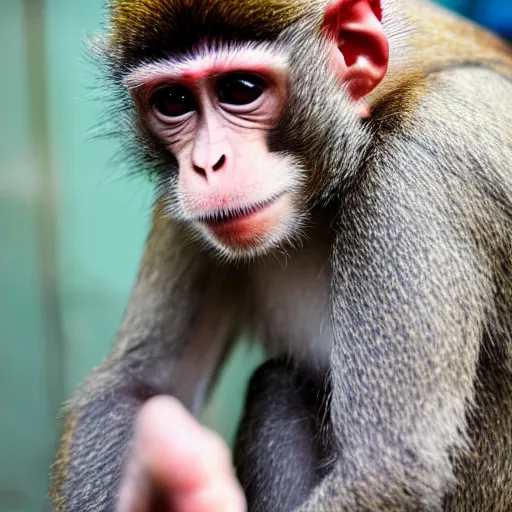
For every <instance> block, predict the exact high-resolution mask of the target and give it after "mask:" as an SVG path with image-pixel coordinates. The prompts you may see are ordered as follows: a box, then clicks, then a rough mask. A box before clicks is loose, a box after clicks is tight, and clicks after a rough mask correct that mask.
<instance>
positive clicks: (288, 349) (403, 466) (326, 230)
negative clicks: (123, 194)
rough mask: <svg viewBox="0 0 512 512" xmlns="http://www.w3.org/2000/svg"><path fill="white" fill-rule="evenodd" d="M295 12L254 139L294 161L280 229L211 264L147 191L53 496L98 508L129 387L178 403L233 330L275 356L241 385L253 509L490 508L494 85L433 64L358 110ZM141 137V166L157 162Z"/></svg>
mask: <svg viewBox="0 0 512 512" xmlns="http://www.w3.org/2000/svg"><path fill="white" fill-rule="evenodd" d="M315 27H316V25H315V24H314V23H312V22H311V20H306V21H305V22H304V23H302V24H301V23H298V24H296V25H294V26H293V27H290V29H288V30H286V31H284V32H283V33H282V35H281V36H280V37H279V38H278V39H277V40H276V41H275V42H274V43H273V44H275V45H276V46H277V47H279V48H293V50H294V51H293V52H292V53H291V54H290V73H291V78H290V84H291V88H290V95H289V103H288V105H287V108H286V112H285V114H284V116H283V119H282V122H281V124H280V126H279V127H278V129H277V130H276V131H275V132H273V133H270V134H269V145H270V148H271V149H272V150H273V151H278V152H283V153H284V154H289V155H291V156H292V157H293V158H295V159H297V161H298V162H299V163H300V165H299V167H300V169H301V170H302V171H301V172H302V173H304V174H306V175H305V176H301V180H302V181H303V183H304V184H303V188H302V189H301V193H302V195H303V197H304V198H305V199H303V200H302V202H301V203H300V207H301V208H302V210H301V215H303V217H304V218H305V219H307V221H305V222H304V224H303V227H302V229H301V232H300V233H299V234H298V235H297V236H300V244H298V243H294V244H293V246H292V245H287V244H285V245H283V247H281V248H280V251H274V252H272V253H271V254H269V255H267V256H265V257H261V258H258V259H257V260H255V261H248V262H241V261H238V262H236V264H234V263H232V262H229V261H223V262H222V263H219V262H218V261H217V260H216V259H215V257H214V256H212V254H211V253H210V252H209V251H208V250H204V249H203V247H201V245H199V244H198V243H197V241H196V240H195V238H194V237H191V236H190V234H187V230H186V226H185V227H183V226H182V225H181V224H180V222H179V218H180V212H177V211H174V209H175V208H176V207H175V206H173V204H174V203H173V201H169V200H167V201H166V198H163V201H162V203H161V204H163V205H164V207H165V208H166V210H165V215H164V214H163V212H162V211H160V212H159V213H158V214H157V215H156V218H155V219H156V220H155V223H154V227H153V231H152V233H151V235H150V237H149V240H148V245H147V249H146V254H145V257H144V260H143V263H142V266H141V272H140V275H139V278H138V281H137V284H136V286H135V289H134V293H133V297H132V300H131V303H130V306H129V308H128V311H127V315H126V319H125V321H124V323H123V326H122V328H121V331H120V334H119V339H118V342H117V344H116V347H115V349H114V350H113V353H112V355H111V357H110V358H109V359H108V360H107V361H106V362H105V363H104V365H102V366H101V367H100V368H99V369H98V370H96V372H95V374H94V375H93V376H92V377H91V378H90V379H89V380H88V382H87V383H86V384H85V385H84V387H83V388H82V389H81V390H80V391H79V392H78V393H77V394H76V396H75V397H74V399H73V400H71V402H70V404H69V405H68V408H67V410H68V415H69V420H68V421H69V424H68V427H69V429H70V432H71V433H70V434H69V436H70V438H69V439H70V440H69V446H65V447H64V448H63V449H62V451H61V455H60V457H59V460H58V461H57V469H58V471H59V470H60V472H61V473H60V476H59V477H58V478H60V480H58V481H57V483H56V489H55V490H54V492H55V495H56V496H57V499H56V504H57V509H58V510H60V511H61V512H84V511H85V512H87V511H98V512H104V511H105V512H106V511H112V510H113V506H114V505H113V504H114V502H115V496H116V492H117V486H118V482H119V478H120V474H121V473H120V472H121V467H122V463H123V460H124V459H125V456H126V453H127V450H128V449H129V439H130V435H131V431H132V427H133V420H134V417H135V414H136V411H137V410H138V408H139V407H140V405H141V404H142V403H143V402H144V400H145V399H147V398H148V397H150V396H153V395H155V394H160V393H169V394H173V395H175V396H177V397H178V398H180V399H182V400H183V401H184V402H185V404H186V405H187V406H188V407H189V408H191V409H192V410H193V411H194V412H196V413H197V412H198V411H199V409H200V407H201V403H202V401H203V399H204V396H205V394H206V392H207V389H208V387H209V385H210V384H211V382H212V380H213V378H214V376H215V372H216V370H217V367H218V365H219V364H220V363H221V361H222V359H223V356H224V355H225V353H226V351H227V350H228V349H229V346H230V340H232V339H233V336H234V335H236V334H240V333H241V332H249V333H251V334H254V335H256V336H257V337H258V338H259V339H260V340H261V342H262V343H263V344H264V345H265V347H266V348H267V350H268V352H269V355H270V356H272V357H275V358H281V360H282V361H283V360H284V361H285V362H284V363H279V364H277V365H275V366H272V365H270V366H267V367H265V369H264V370H263V371H261V372H259V373H258V374H257V375H256V376H255V379H254V380H253V384H252V386H251V388H250V391H249V395H248V405H247V410H246V414H245V416H244V423H243V427H242V430H241V432H240V440H239V442H238V445H237V454H238V464H237V465H238V467H239V472H240V478H241V481H242V483H243V485H244V486H245V487H246V489H247V490H248V493H249V494H248V496H249V499H250V501H249V510H250V511H251V512H271V511H279V512H286V511H290V510H299V511H300V512H337V511H342V510H343V511H345V510H350V511H381V510H382V511H383V510H389V511H392V510H393V511H394V510H403V511H409V510H411V511H412V510H425V511H436V510H446V511H448V512H469V511H471V512H473V511H475V512H480V511H482V512H483V511H491V510H507V509H509V506H510V500H512V477H511V473H512V445H511V443H510V438H511V437H512V420H510V418H511V417H512V405H511V404H512V376H511V373H510V372H511V370H512V366H511V355H512V351H511V349H510V347H511V341H512V270H511V269H512V249H511V248H512V167H511V165H512V164H511V162H512V113H511V110H510V106H512V82H511V81H510V80H509V79H507V78H506V77H502V76H500V75H499V74H498V73H497V72H496V71H495V70H493V69H486V67H485V66H478V65H471V66H460V67H456V66H455V67H450V68H447V69H442V68H439V69H438V70H437V71H436V72H435V73H431V74H430V75H429V76H428V77H427V78H425V82H424V83H423V84H422V86H424V90H423V92H422V94H421V96H420V97H418V101H417V102H416V103H415V104H414V115H413V116H411V115H409V112H410V109H408V108H404V109H403V111H402V110H397V109H396V108H394V107H393V102H394V101H396V100H397V97H398V95H399V94H400V93H399V92H397V93H396V95H397V96H396V97H388V98H387V99H386V101H381V102H380V103H378V104H376V105H375V110H374V114H373V115H372V116H371V117H370V118H369V119H368V120H366V121H364V122H361V121H360V120H359V119H358V117H357V116H356V115H355V113H354V112H353V110H352V108H351V105H350V102H349V101H348V99H347V97H346V95H345V93H344V91H343V89H342V88H340V87H339V84H337V82H336V80H335V77H334V76H333V75H332V73H331V72H330V70H329V68H328V65H327V62H326V58H325V52H324V43H323V42H322V41H321V40H320V39H319V38H318V37H317V35H316V34H315V30H316V28H315ZM388 27H390V25H388ZM390 33H394V34H396V35H397V37H399V39H400V40H402V38H403V37H404V34H405V33H407V30H406V27H405V26H404V29H403V31H401V30H399V29H398V28H395V29H394V30H391V31H390ZM399 53H400V52H399ZM400 54H401V55H402V56H403V55H404V54H403V53H400ZM312 91H314V95H313V94H312ZM311 98H314V100H311ZM406 99H408V98H406ZM398 101H400V100H398ZM407 107H409V105H407ZM140 129H142V128H141V127H140ZM139 135H142V136H143V137H144V139H143V140H144V148H145V149H146V152H145V156H146V158H148V157H151V158H153V159H155V160H154V166H155V167H154V168H155V169H163V168H164V166H165V165H164V163H165V161H167V162H169V161H172V156H168V155H167V156H162V153H159V148H158V147H157V145H155V144H153V142H151V141H150V140H149V139H148V138H147V136H144V135H143V134H141V133H139ZM148 148H149V149H150V151H149V153H148V151H147V150H148ZM157 155H158V156H157ZM158 172H160V171H158ZM173 172H176V170H175V169H174V171H173ZM159 180H160V182H161V185H162V187H163V188H161V190H167V192H168V191H169V190H168V189H169V187H172V186H174V185H173V184H175V182H176V180H175V178H174V175H170V176H169V175H165V176H160V178H159ZM171 195H172V194H171ZM177 219H178V220H177ZM279 390H282V394H281V395H277V394H278V393H279ZM315 394H316V395H315ZM274 396H275V397H276V398H275V400H274V399H273V398H272V397H274ZM314 396H316V398H314ZM272 428H275V429H276V431H275V433H273V432H272ZM287 432H289V433H290V436H291V439H292V441H293V440H295V442H290V443H288V444H286V435H285V434H286V433H287ZM249 434H250V435H249ZM283 434H284V435H283ZM309 440H310V441H311V442H310V443H309V442H308V441H309ZM274 441H275V442H276V443H278V448H279V451H278V452H275V451H274V450H271V449H269V447H270V446H272V443H273V442H274ZM300 447H302V449H300ZM276 449H277V448H276ZM277 454H278V455H277ZM69 458H70V459H71V461H70V462H69V460H68V459H69ZM477 460H478V461H479V462H476V461H477ZM301 476H303V477H304V478H303V479H301V478H300V477H301ZM254 482H256V483H257V485H256V484H254ZM295 491H296V494H294V492H295ZM299 503H302V506H300V507H299V509H297V508H296V506H297V505H298V504H299Z"/></svg>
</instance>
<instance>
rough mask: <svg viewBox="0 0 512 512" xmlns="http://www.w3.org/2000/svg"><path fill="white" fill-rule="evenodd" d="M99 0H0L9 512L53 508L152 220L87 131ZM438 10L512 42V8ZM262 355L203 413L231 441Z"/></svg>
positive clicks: (0, 275)
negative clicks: (67, 412)
mask: <svg viewBox="0 0 512 512" xmlns="http://www.w3.org/2000/svg"><path fill="white" fill-rule="evenodd" d="M103 1H104V0H72V1H70V0H0V69H1V70H2V71H1V77H2V78H1V80H0V512H18V511H20V512H21V511H23V512H45V511H47V510H49V505H48V503H47V502H46V500H45V494H46V490H47V487H48V468H49V466H50V464H51V463H52V459H53V455H54V452H55V449H56V443H57V438H58V433H59V426H60V425H59V421H58V419H57V413H58V409H59V407H60V404H62V402H63V401H64V400H65V398H66V397H68V396H69V394H70V393H71V391H72V390H73V389H74V388H75V387H76V386H77V384H78V383H79V382H80V381H81V380H82V379H83V378H84V376H85V375H86V374H88V373H89V372H90V371H91V370H92V368H93V367H94V366H96V365H97V364H98V363H99V362H100V361H101V360H102V358H103V357H104V356H105V355H106V353H107V351H108V350H109V347H110V345H111V343H112V341H113V339H114V337H115V332H116V329H117V327H118V326H119V323H120V321H121V317H122V314H123V310H124V307H125V305H126V301H127V298H128V295H129V292H130V289H131V286H132V283H133V279H134V276H135V273H136V269H137V265H138V261H139V258H140V253H141V250H142V247H143V243H144V238H145V235H146V232H147V228H148V223H149V220H150V210H151V209H150V206H151V202H152V191H151V189H150V187H149V185H148V183H147V182H146V181H145V180H144V179H143V178H141V177H139V178H134V177H129V176H128V172H124V169H122V168H120V167H119V165H117V164H114V162H113V156H114V153H115V150H116V147H117V146H116V143H115V141H108V140H91V139H90V137H88V135H87V134H88V133H89V132H90V131H91V129H93V128H94V126H95V124H96V122H97V120H98V119H99V117H100V115H101V113H102V110H103V109H104V105H102V103H101V102H100V101H95V96H96V94H95V92H94V88H95V77H94V69H93V66H92V65H91V64H90V63H89V62H87V60H86V59H85V58H84V47H83V39H84V37H85V36H87V35H92V34H94V33H96V32H97V31H98V30H99V27H100V24H101V20H102V5H103ZM443 3H445V4H446V5H448V6H450V7H451V8H453V9H456V10H458V11H460V12H462V13H464V14H466V15H467V16H470V17H473V18H474V19H477V20H478V21H480V22H481V23H483V24H487V25H489V26H491V27H492V28H493V29H495V30H496V31H498V32H500V33H502V34H503V35H505V36H508V37H510V36H512V0H467V1H465V0H453V1H448V0H446V1H445V2H443ZM259 360H260V354H259V353H258V351H257V350H256V349H255V348H249V346H247V345H242V346H241V347H240V348H239V349H237V351H236V352H235V354H234V355H233V357H232V360H231V363H230V364H229V365H228V367H227V368H226V371H225V372H224V378H223V379H222V380H221V383H220V385H219V386H218V388H217V390H216V393H215V394H214V397H213V399H212V401H211V403H210V404H209V406H208V408H207V410H206V411H205V415H204V420H205V422H206V423H207V424H209V425H211V426H213V427H214V428H216V429H217V430H218V431H220V432H221V434H222V435H223V436H224V437H225V438H226V439H227V440H228V442H231V440H232V438H233V433H234V426H235V424H236V421H237V419H238V415H239V412H240V407H241V403H242V399H243V396H242V390H243V386H244V385H245V381H246V379H247V376H248V375H249V373H250V372H251V371H252V369H253V368H254V366H255V365H257V363H258V361H259Z"/></svg>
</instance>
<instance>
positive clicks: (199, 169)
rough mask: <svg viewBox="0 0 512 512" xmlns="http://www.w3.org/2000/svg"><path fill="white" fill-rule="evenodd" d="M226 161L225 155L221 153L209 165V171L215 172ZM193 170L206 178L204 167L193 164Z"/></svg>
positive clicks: (206, 171) (206, 172)
mask: <svg viewBox="0 0 512 512" xmlns="http://www.w3.org/2000/svg"><path fill="white" fill-rule="evenodd" d="M225 163H226V155H222V156H221V157H220V158H219V159H218V160H217V162H216V163H215V164H213V165H212V166H211V171H213V172H216V171H219V170H220V169H222V166H223V165H224V164H225ZM194 170H195V171H196V172H197V173H198V174H200V175H201V176H204V177H205V178H206V176H207V174H208V171H209V170H207V169H205V168H204V167H199V166H198V165H195V164H194Z"/></svg>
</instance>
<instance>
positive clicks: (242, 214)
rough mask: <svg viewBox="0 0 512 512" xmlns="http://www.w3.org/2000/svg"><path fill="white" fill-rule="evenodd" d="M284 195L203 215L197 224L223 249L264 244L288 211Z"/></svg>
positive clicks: (286, 198) (287, 199)
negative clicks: (221, 245) (201, 225)
mask: <svg viewBox="0 0 512 512" xmlns="http://www.w3.org/2000/svg"><path fill="white" fill-rule="evenodd" d="M288 201H289V197H288V195H287V194H286V193H280V194H276V195H274V196H272V197H270V198H269V199H266V200H264V201H260V202H257V203H253V204H251V205H243V206H237V207H235V208H228V209H221V210H217V211H215V212H212V213H210V214H207V215H203V216H202V217H201V219H200V222H202V224H203V225H204V226H205V227H206V228H207V230H208V231H209V232H210V234H211V235H212V236H213V237H214V238H215V239H216V240H218V241H219V242H221V243H222V244H223V245H224V246H227V247H234V248H238V249H243V248H251V247H253V248H254V247H256V246H258V245H261V244H264V243H265V242H266V241H267V240H268V239H269V238H271V237H272V234H273V233H274V232H275V231H276V230H277V229H278V227H279V226H280V225H281V224H282V219H283V217H284V216H285V215H286V210H287V209H289V207H290V206H289V202H288Z"/></svg>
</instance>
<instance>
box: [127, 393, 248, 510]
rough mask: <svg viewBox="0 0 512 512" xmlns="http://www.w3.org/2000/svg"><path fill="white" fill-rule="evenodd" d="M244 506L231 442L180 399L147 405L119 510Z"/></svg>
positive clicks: (151, 401)
mask: <svg viewBox="0 0 512 512" xmlns="http://www.w3.org/2000/svg"><path fill="white" fill-rule="evenodd" d="M171 510H172V511H173V512H244V511H245V510H246V504H245V497H244V495H243V492H242V490H241V488H240V485H239V483H238V481H237V479H236V477H235V475H234V472H233V469H232V465H231V456H230V453H229V451H228V448H227V446H226V445H225V444H224V442H223V441H222V440H221V439H220V438H219V436H218V435H217V434H215V433H214V432H211V431H210V430H207V429H206V428H204V427H202V426H201V425H200V424H199V423H197V422H196V420H195V419H194V418H193V417H192V416H191V415H190V414H189V413H188V412H187V410H186V409H185V408H184V407H183V406H182V405H181V404H180V403H179V402H178V401H177V400H175V399H173V398H170V397H163V396H160V397H156V398H153V399H151V400H149V401H148V402H147V403H146V404H145V406H144V407H143V408H142V410H141V412H140V414H139V417H138V421H137V427H136V432H135V439H134V445H133V450H132V456H131V459H130V461H129V463H128V465H127V467H126V470H125V474H124V477H123V482H122V485H121V493H120V498H119V502H118V506H117V511H118V512H154V511H158V512H160V511H161V512H170V511H171Z"/></svg>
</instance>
